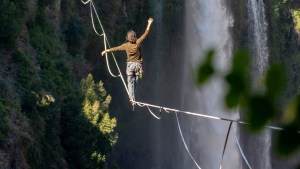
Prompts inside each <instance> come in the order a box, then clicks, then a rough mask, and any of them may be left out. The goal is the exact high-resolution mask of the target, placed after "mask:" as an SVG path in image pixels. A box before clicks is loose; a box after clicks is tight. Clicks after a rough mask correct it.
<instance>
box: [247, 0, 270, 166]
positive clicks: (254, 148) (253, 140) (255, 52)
mask: <svg viewBox="0 0 300 169" xmlns="http://www.w3.org/2000/svg"><path fill="white" fill-rule="evenodd" d="M247 8H248V19H249V21H248V25H249V39H250V47H251V49H252V50H251V51H252V69H251V71H252V78H253V79H254V80H253V84H252V85H253V86H254V88H256V89H258V90H263V89H261V86H260V81H261V79H262V76H263V74H264V73H265V71H266V69H267V67H268V59H269V51H268V46H267V26H268V24H267V21H266V15H265V5H264V2H263V0H248V3H247ZM246 137H247V138H243V139H244V140H245V142H244V143H245V144H244V145H245V146H247V147H248V150H247V152H246V154H248V158H249V160H250V163H251V162H252V167H253V168H263V169H270V168H272V167H271V157H270V156H271V154H270V147H271V131H270V130H268V129H265V130H264V131H262V132H261V133H259V134H256V135H247V136H246ZM250 147H251V148H250ZM244 168H247V167H246V166H245V165H244Z"/></svg>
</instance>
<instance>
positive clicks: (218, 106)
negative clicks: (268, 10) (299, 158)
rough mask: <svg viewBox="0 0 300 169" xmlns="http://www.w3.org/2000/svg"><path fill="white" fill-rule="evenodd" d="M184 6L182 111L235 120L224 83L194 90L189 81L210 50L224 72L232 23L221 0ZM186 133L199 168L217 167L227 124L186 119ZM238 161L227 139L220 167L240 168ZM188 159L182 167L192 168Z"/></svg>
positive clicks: (216, 80) (190, 1) (216, 81)
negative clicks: (230, 110) (184, 36)
mask: <svg viewBox="0 0 300 169" xmlns="http://www.w3.org/2000/svg"><path fill="white" fill-rule="evenodd" d="M185 3H186V14H185V20H186V54H185V77H186V78H187V80H186V82H190V83H185V84H183V85H182V86H183V95H184V97H183V101H182V106H183V109H187V110H192V111H197V112H199V111H200V112H202V113H207V114H209V115H215V116H221V117H228V118H231V119H234V118H235V119H236V118H238V117H237V114H235V116H234V115H233V114H230V113H229V112H228V110H226V109H225V108H224V105H223V96H224V94H225V92H226V91H225V84H224V83H223V81H222V79H220V78H218V77H216V78H214V79H212V80H211V81H210V82H209V83H208V84H206V85H205V87H203V88H201V89H199V88H197V87H195V86H194V85H193V84H194V83H193V81H192V80H191V79H192V77H193V75H194V73H193V72H195V69H196V68H197V66H198V64H199V62H200V61H201V59H202V58H203V57H204V55H205V53H206V51H207V50H209V49H214V50H215V51H216V56H215V61H214V64H215V67H216V68H217V69H218V71H221V72H226V71H227V69H228V67H229V63H230V61H231V54H232V39H231V35H230V27H232V26H233V23H234V20H233V18H232V16H231V14H230V13H229V12H228V11H227V8H226V7H225V4H224V1H223V0H213V1H212V0H187V1H185ZM184 122H185V123H186V124H189V126H190V129H189V131H185V132H186V135H189V136H190V137H189V138H187V143H189V144H190V145H192V146H193V147H191V148H192V149H194V151H193V152H192V153H193V154H194V157H195V159H196V160H198V162H199V165H200V166H201V167H202V168H218V167H219V165H220V161H221V154H222V149H223V146H224V142H225V137H226V133H227V129H228V125H229V123H226V122H216V121H208V120H207V119H191V118H185V119H184ZM239 161H240V157H239V153H238V151H237V148H236V145H235V142H234V139H233V137H229V140H228V146H227V149H226V153H225V158H224V163H223V164H224V165H223V168H239V167H238V166H239V165H240V164H239ZM192 165H193V163H192V162H191V161H190V159H188V158H187V159H185V161H184V167H188V168H192Z"/></svg>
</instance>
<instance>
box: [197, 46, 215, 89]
mask: <svg viewBox="0 0 300 169" xmlns="http://www.w3.org/2000/svg"><path fill="white" fill-rule="evenodd" d="M214 55H215V52H214V50H210V51H208V52H207V54H206V58H205V60H204V62H203V63H202V64H201V65H200V66H199V68H198V70H197V77H196V82H197V84H198V85H202V84H204V83H205V82H206V81H207V80H209V78H210V77H211V76H212V75H213V74H214V72H215V71H214V68H213V66H212V61H213V58H214Z"/></svg>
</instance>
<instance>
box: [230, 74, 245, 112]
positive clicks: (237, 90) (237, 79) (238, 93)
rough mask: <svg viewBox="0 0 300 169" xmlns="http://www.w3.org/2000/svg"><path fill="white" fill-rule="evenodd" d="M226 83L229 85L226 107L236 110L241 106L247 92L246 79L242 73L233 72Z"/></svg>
mask: <svg viewBox="0 0 300 169" xmlns="http://www.w3.org/2000/svg"><path fill="white" fill-rule="evenodd" d="M226 81H227V83H228V85H229V90H228V93H227V95H226V98H225V101H226V105H227V107H228V108H234V107H236V106H238V105H239V103H240V100H241V99H242V96H243V94H244V93H245V91H246V90H247V89H246V84H245V77H244V75H243V74H241V73H240V72H232V73H230V74H229V75H227V76H226Z"/></svg>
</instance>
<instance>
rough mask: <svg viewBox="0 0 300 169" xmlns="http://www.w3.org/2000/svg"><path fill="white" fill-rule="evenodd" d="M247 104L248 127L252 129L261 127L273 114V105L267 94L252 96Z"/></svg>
mask: <svg viewBox="0 0 300 169" xmlns="http://www.w3.org/2000/svg"><path fill="white" fill-rule="evenodd" d="M248 106H249V107H248V116H249V123H250V128H251V129H253V130H259V129H261V128H263V127H264V125H266V124H267V123H268V122H269V121H270V120H271V119H272V118H273V116H274V114H275V110H274V106H273V104H272V101H271V99H270V97H268V96H260V95H256V96H253V97H251V98H250V100H249V105H248Z"/></svg>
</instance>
